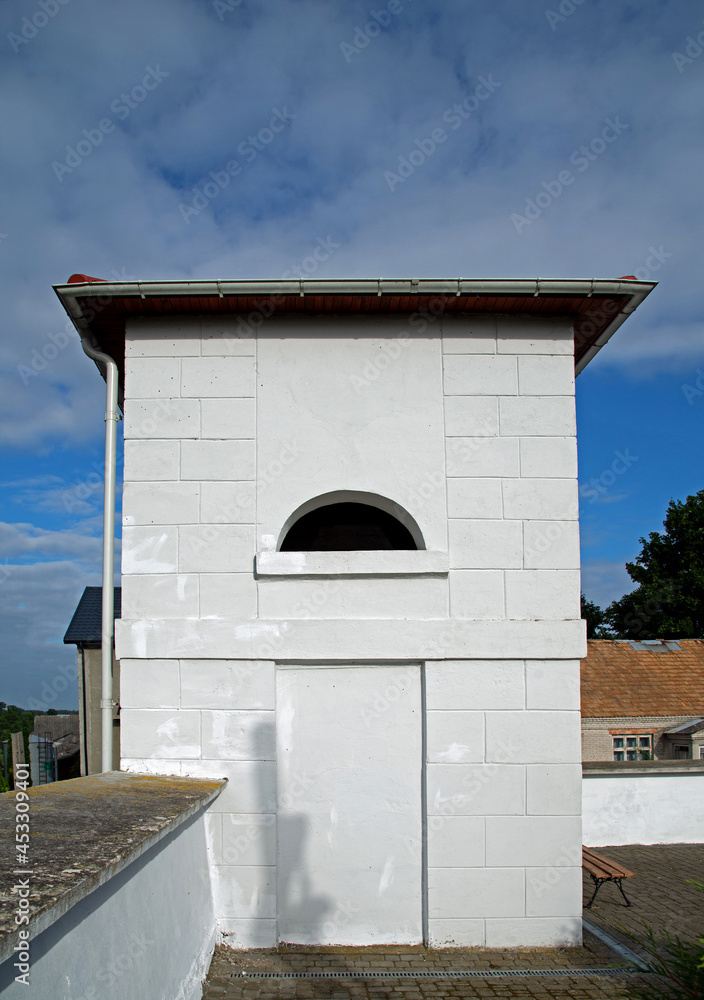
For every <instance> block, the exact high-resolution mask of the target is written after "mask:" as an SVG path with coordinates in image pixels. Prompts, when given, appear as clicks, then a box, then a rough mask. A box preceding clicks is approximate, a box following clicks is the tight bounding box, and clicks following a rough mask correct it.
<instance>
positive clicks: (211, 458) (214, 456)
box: [176, 441, 255, 482]
mask: <svg viewBox="0 0 704 1000" xmlns="http://www.w3.org/2000/svg"><path fill="white" fill-rule="evenodd" d="M254 468H255V454H254V441H182V442H181V479H210V480H215V481H221V482H222V481H223V480H228V481H231V482H239V481H240V480H245V479H254ZM176 478H178V476H177V477H176Z"/></svg>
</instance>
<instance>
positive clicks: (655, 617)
mask: <svg viewBox="0 0 704 1000" xmlns="http://www.w3.org/2000/svg"><path fill="white" fill-rule="evenodd" d="M663 527H664V528H665V530H664V531H663V532H662V533H661V532H658V531H652V532H651V533H650V534H649V535H648V538H647V539H645V538H641V539H640V542H641V544H642V546H643V548H642V550H641V553H640V555H639V556H638V557H637V558H636V560H635V562H632V563H626V569H627V570H628V575H629V576H630V577H631V579H632V580H633V582H634V583H637V584H638V586H637V588H636V589H635V590H634V591H632V592H631V593H630V594H625V595H624V596H623V597H621V598H620V599H619V600H618V601H614V602H613V603H612V604H610V605H609V607H608V608H607V609H606V611H605V614H604V617H605V621H606V622H607V623H608V625H609V627H610V629H611V631H612V633H613V635H614V636H615V637H616V638H618V639H701V638H702V637H704V490H700V491H699V493H695V494H694V495H692V496H688V497H687V499H686V500H683V501H682V500H671V501H670V504H669V506H668V508H667V514H666V516H665V520H664V522H663Z"/></svg>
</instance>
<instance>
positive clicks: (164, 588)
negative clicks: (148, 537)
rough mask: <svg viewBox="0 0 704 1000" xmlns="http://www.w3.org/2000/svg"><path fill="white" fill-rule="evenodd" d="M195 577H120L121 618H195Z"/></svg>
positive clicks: (196, 593) (196, 614)
mask: <svg viewBox="0 0 704 1000" xmlns="http://www.w3.org/2000/svg"><path fill="white" fill-rule="evenodd" d="M197 617H198V577H197V576H194V575H191V576H186V575H184V574H173V575H171V574H169V575H166V576H164V575H157V576H152V575H147V574H145V575H142V576H129V577H123V578H122V618H123V620H125V619H152V620H153V619H156V618H171V619H173V618H179V619H185V618H197Z"/></svg>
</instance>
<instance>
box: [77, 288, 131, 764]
mask: <svg viewBox="0 0 704 1000" xmlns="http://www.w3.org/2000/svg"><path fill="white" fill-rule="evenodd" d="M94 287H95V286H94ZM67 310H68V311H69V315H70V316H71V319H72V320H73V323H74V326H75V327H76V329H77V330H78V333H79V335H80V338H81V346H82V347H83V350H84V351H85V353H86V354H87V355H88V357H89V358H91V359H92V360H93V361H95V362H96V364H98V366H102V367H103V368H104V369H105V383H106V396H105V485H104V489H103V604H102V629H101V647H100V663H101V698H100V715H101V756H100V769H101V771H103V772H105V771H113V770H114V769H115V768H114V760H113V722H112V717H113V684H112V658H113V657H112V653H113V638H114V633H115V626H114V615H115V590H114V587H115V482H116V465H117V421H118V420H119V419H120V416H119V414H118V412H117V389H118V371H117V365H116V363H115V361H114V360H113V359H112V358H111V357H110V355H109V354H104V353H103V352H102V351H98V350H96V349H95V347H93V345H92V344H91V342H90V340H89V336H90V335H89V333H88V330H87V327H88V324H87V322H86V320H85V319H84V318H83V316H82V313H81V310H80V307H79V306H78V303H76V302H69V303H67Z"/></svg>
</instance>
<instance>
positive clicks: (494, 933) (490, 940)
mask: <svg viewBox="0 0 704 1000" xmlns="http://www.w3.org/2000/svg"><path fill="white" fill-rule="evenodd" d="M581 943H582V918H581V916H579V917H532V918H530V917H527V918H525V919H524V920H487V921H486V947H487V948H565V947H567V948H569V947H576V946H577V945H580V944H581Z"/></svg>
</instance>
